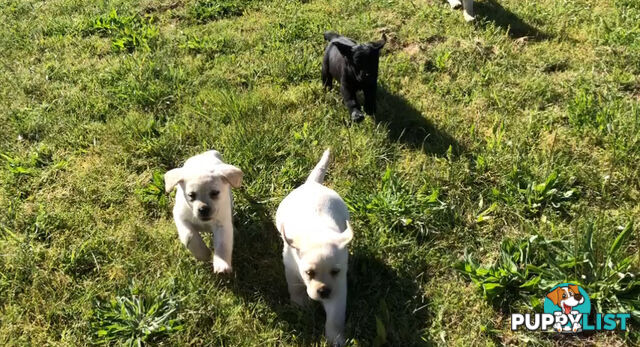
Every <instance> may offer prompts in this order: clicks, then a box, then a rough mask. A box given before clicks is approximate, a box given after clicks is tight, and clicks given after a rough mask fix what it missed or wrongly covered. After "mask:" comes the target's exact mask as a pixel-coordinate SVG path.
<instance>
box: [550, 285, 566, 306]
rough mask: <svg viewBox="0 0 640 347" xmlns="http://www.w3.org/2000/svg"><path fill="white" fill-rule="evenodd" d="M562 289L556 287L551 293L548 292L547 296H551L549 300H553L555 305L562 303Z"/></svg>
mask: <svg viewBox="0 0 640 347" xmlns="http://www.w3.org/2000/svg"><path fill="white" fill-rule="evenodd" d="M561 290H562V289H560V288H556V289H555V290H554V291H552V292H551V293H549V294H547V298H549V300H551V302H553V304H554V305H558V304H559V303H560V291H561Z"/></svg>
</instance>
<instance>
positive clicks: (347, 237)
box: [338, 221, 353, 248]
mask: <svg viewBox="0 0 640 347" xmlns="http://www.w3.org/2000/svg"><path fill="white" fill-rule="evenodd" d="M352 239H353V229H351V223H349V221H347V228H346V229H345V230H344V231H343V232H342V233H341V234H340V235H339V236H338V246H339V247H340V248H344V247H346V246H347V245H348V244H349V242H351V240H352Z"/></svg>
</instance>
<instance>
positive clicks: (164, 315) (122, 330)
mask: <svg viewBox="0 0 640 347" xmlns="http://www.w3.org/2000/svg"><path fill="white" fill-rule="evenodd" d="M177 311H178V300H177V299H176V298H174V297H171V296H170V295H168V294H167V293H166V292H162V293H160V294H158V295H150V296H147V295H142V294H140V293H137V292H135V291H134V290H130V293H129V294H128V295H126V296H117V297H116V298H114V299H111V300H110V301H109V302H97V303H96V308H95V310H94V315H93V322H92V323H91V327H92V328H93V330H94V334H95V335H94V339H95V342H97V343H117V344H124V345H128V346H133V345H137V346H142V345H143V344H146V343H158V342H159V341H160V340H161V339H163V338H165V337H167V336H170V335H172V334H175V333H177V332H179V331H181V330H182V328H183V327H182V323H181V321H180V319H178V318H177Z"/></svg>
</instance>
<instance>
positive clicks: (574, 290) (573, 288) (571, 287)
mask: <svg viewBox="0 0 640 347" xmlns="http://www.w3.org/2000/svg"><path fill="white" fill-rule="evenodd" d="M569 291H570V292H572V293H574V294H580V290H579V289H578V286H577V285H575V284H570V285H569Z"/></svg>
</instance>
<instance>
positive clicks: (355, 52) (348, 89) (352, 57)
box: [322, 31, 387, 122]
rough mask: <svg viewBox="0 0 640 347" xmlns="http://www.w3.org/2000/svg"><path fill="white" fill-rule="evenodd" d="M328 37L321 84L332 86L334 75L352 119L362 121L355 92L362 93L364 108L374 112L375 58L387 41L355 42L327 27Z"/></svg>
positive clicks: (377, 58) (378, 57) (362, 117)
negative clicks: (328, 29)
mask: <svg viewBox="0 0 640 347" xmlns="http://www.w3.org/2000/svg"><path fill="white" fill-rule="evenodd" d="M324 39H325V40H326V41H328V42H329V43H328V44H327V48H326V49H325V51H324V58H323V60H322V84H323V85H324V86H325V87H326V88H329V89H330V88H331V87H332V82H333V79H336V80H337V81H339V82H340V93H341V94H342V98H343V100H344V104H345V105H346V106H347V108H348V109H349V114H350V115H351V120H352V121H354V122H361V121H362V120H363V119H364V115H363V114H362V111H361V110H360V105H359V104H358V100H357V98H356V92H357V91H359V90H362V92H363V93H364V111H365V112H366V113H368V114H370V115H372V114H374V113H375V112H376V89H377V86H378V62H379V60H380V50H381V49H382V47H384V45H385V43H386V42H387V38H386V36H385V35H384V34H383V35H382V40H379V41H375V42H369V43H364V44H358V43H356V42H355V41H354V40H352V39H350V38H348V37H344V36H341V35H340V34H337V33H334V32H330V31H327V32H325V33H324Z"/></svg>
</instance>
